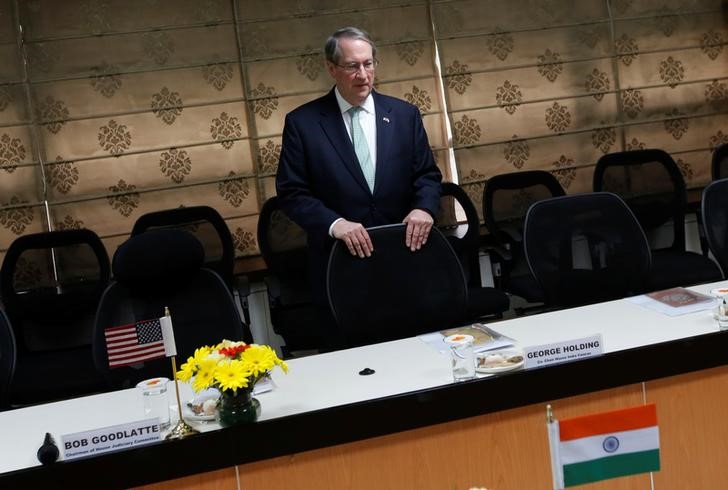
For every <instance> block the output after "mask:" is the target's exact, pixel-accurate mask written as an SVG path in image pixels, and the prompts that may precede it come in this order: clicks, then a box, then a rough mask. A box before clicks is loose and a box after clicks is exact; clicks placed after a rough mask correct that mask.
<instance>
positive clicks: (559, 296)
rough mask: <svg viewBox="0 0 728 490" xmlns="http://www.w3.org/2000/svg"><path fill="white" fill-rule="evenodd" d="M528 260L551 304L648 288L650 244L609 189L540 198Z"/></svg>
mask: <svg viewBox="0 0 728 490" xmlns="http://www.w3.org/2000/svg"><path fill="white" fill-rule="evenodd" d="M523 242H524V250H525V253H526V259H527V260H528V265H529V267H530V268H531V271H532V272H533V275H534V276H535V277H536V279H538V281H539V283H540V284H541V287H542V288H543V291H544V293H545V296H546V303H547V305H549V306H550V307H560V308H563V307H571V306H579V305H584V304H589V303H597V302H600V301H607V300H612V299H616V298H622V297H625V296H629V295H634V294H639V293H641V292H643V291H644V285H643V281H644V278H645V276H646V274H647V271H648V270H649V268H650V249H649V245H648V243H647V239H646V238H645V234H644V232H643V231H642V228H641V227H640V225H639V223H638V222H637V219H636V218H635V216H634V214H633V213H632V211H630V209H629V208H628V207H627V205H626V204H625V203H624V201H622V199H620V198H619V197H618V196H617V195H615V194H611V193H607V192H595V193H592V194H580V195H572V196H562V197H554V198H551V199H546V200H543V201H539V202H537V203H534V204H533V205H532V206H531V207H530V208H529V210H528V213H527V214H526V222H525V226H524V232H523Z"/></svg>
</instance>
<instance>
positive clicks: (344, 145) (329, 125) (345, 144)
mask: <svg viewBox="0 0 728 490" xmlns="http://www.w3.org/2000/svg"><path fill="white" fill-rule="evenodd" d="M323 102H324V103H323V107H322V109H321V121H320V123H321V128H322V129H323V131H324V133H325V134H326V137H327V138H328V139H329V141H330V142H331V145H332V146H333V147H334V150H336V153H337V154H338V155H339V158H341V161H342V162H343V163H344V166H345V167H346V169H347V170H348V171H349V173H351V175H352V177H354V180H356V181H357V183H358V184H359V185H360V186H361V187H362V188H363V189H364V190H365V191H366V192H370V191H369V186H368V185H367V181H366V179H365V178H364V173H363V172H362V171H361V166H360V165H359V161H358V160H357V159H356V154H355V153H354V145H352V144H351V139H349V135H348V134H347V132H346V127H345V126H344V121H343V119H342V117H341V110H340V109H339V104H338V102H337V101H336V95H334V91H333V90H331V92H329V93H328V94H327V96H326V97H325V98H324V99H323ZM377 131H378V130H377Z"/></svg>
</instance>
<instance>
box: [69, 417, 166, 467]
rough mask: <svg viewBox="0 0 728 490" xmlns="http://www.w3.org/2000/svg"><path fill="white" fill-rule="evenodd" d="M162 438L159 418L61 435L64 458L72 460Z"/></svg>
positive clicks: (141, 444)
mask: <svg viewBox="0 0 728 490" xmlns="http://www.w3.org/2000/svg"><path fill="white" fill-rule="evenodd" d="M161 438H162V433H161V431H160V430H159V419H158V418H153V419H145V420H140V421H138V422H131V423H128V424H120V425H112V426H111V427H104V428H102V429H94V430H88V431H85V432H76V433H74V434H66V435H63V436H61V445H62V448H63V459H65V460H70V459H76V458H83V457H86V456H95V455H97V454H102V453H108V452H113V451H120V450H122V449H129V448H132V447H137V446H145V445H147V444H151V443H153V442H157V441H159V440H160V439H161Z"/></svg>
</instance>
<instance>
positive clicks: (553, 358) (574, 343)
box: [524, 334, 604, 369]
mask: <svg viewBox="0 0 728 490" xmlns="http://www.w3.org/2000/svg"><path fill="white" fill-rule="evenodd" d="M602 345H603V342H602V335H601V334H597V335H593V336H591V337H584V338H582V339H576V340H567V341H566V342H559V343H557V344H546V345H537V346H534V347H528V348H526V349H524V356H525V358H526V361H525V363H524V368H525V369H530V368H534V367H544V366H548V365H550V364H559V363H561V362H569V361H576V360H577V359H584V358H586V357H592V356H598V355H601V354H602V353H603V352H604V348H603V346H602Z"/></svg>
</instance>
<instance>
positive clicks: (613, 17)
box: [432, 0, 728, 202]
mask: <svg viewBox="0 0 728 490" xmlns="http://www.w3.org/2000/svg"><path fill="white" fill-rule="evenodd" d="M499 3H500V4H502V5H500V7H502V8H499V5H498V4H499ZM724 9H725V7H724V6H723V5H722V3H721V2H720V1H719V0H697V1H688V0H685V1H681V2H670V6H669V7H667V6H665V3H664V2H658V1H646V0H611V1H605V0H589V1H583V2H575V1H552V2H537V1H533V0H515V1H503V2H498V1H495V2H487V3H486V2H476V1H471V0H464V1H458V0H455V1H441V2H440V1H436V2H433V9H432V10H433V22H434V25H435V29H436V36H437V43H438V47H439V52H440V57H441V64H442V79H443V84H444V85H445V95H446V101H447V106H448V112H449V118H450V122H451V124H452V128H453V139H454V141H453V146H454V148H455V157H456V162H457V167H458V173H459V178H460V180H461V182H462V183H463V184H464V186H465V187H466V188H467V189H468V192H469V193H470V194H471V196H473V197H474V199H475V200H476V202H479V201H480V196H481V195H482V189H483V185H484V183H485V181H486V180H487V179H488V177H490V176H491V175H495V174H498V173H502V172H509V171H511V172H512V171H518V170H526V169H545V170H549V171H551V172H552V173H554V174H555V175H556V176H557V178H558V179H559V180H560V181H561V183H562V184H563V185H564V187H565V188H566V189H567V191H568V192H584V191H589V190H591V179H592V171H593V165H594V164H595V163H596V161H597V159H598V158H599V157H600V156H601V155H602V154H604V153H608V152H612V151H621V150H623V149H631V148H646V147H658V148H663V149H665V150H667V151H668V152H670V153H672V154H673V156H674V157H675V159H676V160H678V164H679V165H680V166H681V169H682V170H683V174H684V175H685V177H686V180H687V183H688V186H689V187H701V186H703V185H705V184H706V183H707V182H708V181H709V179H710V171H709V158H710V150H711V148H712V147H714V146H715V145H716V144H717V143H718V142H720V141H721V140H722V139H724V138H725V136H724V135H725V134H726V133H727V131H726V130H725V125H726V122H728V117H726V112H727V111H728V105H727V104H728V91H726V87H727V85H726V78H728V63H726V62H727V61H728V59H726V53H725V51H726V50H725V42H726V39H727V38H728V36H727V35H726V34H727V33H728V29H727V28H726V21H725V19H726V18H725V10H724ZM492 12H497V14H495V15H488V13H492ZM709 139H710V142H709V141H708V140H709Z"/></svg>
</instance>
